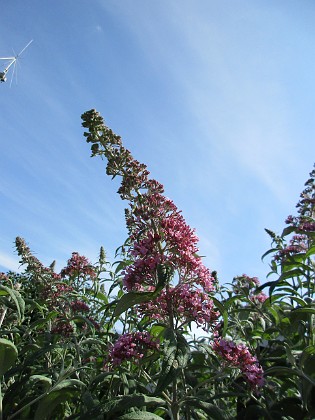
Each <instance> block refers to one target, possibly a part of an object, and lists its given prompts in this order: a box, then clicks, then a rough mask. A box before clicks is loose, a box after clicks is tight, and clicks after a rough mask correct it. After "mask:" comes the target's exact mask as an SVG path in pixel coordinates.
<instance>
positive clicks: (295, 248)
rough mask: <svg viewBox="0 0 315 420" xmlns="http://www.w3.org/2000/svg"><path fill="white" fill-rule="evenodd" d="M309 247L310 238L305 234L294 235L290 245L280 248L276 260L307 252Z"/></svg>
mask: <svg viewBox="0 0 315 420" xmlns="http://www.w3.org/2000/svg"><path fill="white" fill-rule="evenodd" d="M307 249H308V238H307V236H306V235H304V234H298V235H293V236H292V238H291V239H290V241H289V245H287V246H285V247H284V248H282V249H280V250H279V251H278V252H277V254H276V255H275V257H274V259H275V261H282V260H283V259H285V258H287V257H290V256H292V255H296V254H300V253H303V252H306V251H307Z"/></svg>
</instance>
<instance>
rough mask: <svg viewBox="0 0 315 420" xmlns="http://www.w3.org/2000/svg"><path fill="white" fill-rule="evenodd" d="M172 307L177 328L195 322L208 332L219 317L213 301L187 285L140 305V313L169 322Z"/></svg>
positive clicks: (179, 286) (177, 287)
mask: <svg viewBox="0 0 315 420" xmlns="http://www.w3.org/2000/svg"><path fill="white" fill-rule="evenodd" d="M170 307H171V308H172V316H173V317H174V318H175V323H176V324H177V326H183V325H184V324H189V323H191V322H193V321H194V322H195V323H196V324H197V325H198V326H199V327H202V328H203V329H205V330H208V328H209V327H210V326H213V325H214V324H215V323H216V321H217V319H218V316H219V313H218V312H216V311H215V310H214V306H213V301H212V299H211V298H209V296H208V295H207V294H206V293H204V292H203V291H202V290H201V289H198V288H193V287H192V286H191V285H189V284H185V283H184V284H179V285H177V286H176V287H170V288H169V289H168V290H167V291H166V290H163V291H162V292H161V294H160V295H159V296H158V297H157V298H156V299H155V300H153V301H150V302H146V303H143V304H141V305H139V307H138V311H139V313H140V314H141V315H144V316H149V317H150V318H152V319H156V320H158V321H168V319H169V316H170V313H169V308H170Z"/></svg>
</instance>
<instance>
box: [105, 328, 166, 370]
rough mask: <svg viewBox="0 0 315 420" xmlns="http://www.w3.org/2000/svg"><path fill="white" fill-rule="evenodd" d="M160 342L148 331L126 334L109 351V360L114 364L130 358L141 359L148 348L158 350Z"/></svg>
mask: <svg viewBox="0 0 315 420" xmlns="http://www.w3.org/2000/svg"><path fill="white" fill-rule="evenodd" d="M158 348H159V343H158V341H157V340H155V339H153V338H152V337H151V335H150V334H149V333H148V332H135V333H128V334H124V335H122V336H121V337H119V339H118V340H117V341H116V343H115V344H114V345H113V346H112V348H111V349H110V351H109V362H110V363H112V364H113V365H114V366H117V365H120V364H121V363H122V362H124V361H126V360H127V361H128V360H133V361H135V360H141V359H143V357H144V356H145V354H146V352H147V351H148V350H157V349H158Z"/></svg>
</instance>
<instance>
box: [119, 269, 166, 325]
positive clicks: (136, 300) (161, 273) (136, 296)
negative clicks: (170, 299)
mask: <svg viewBox="0 0 315 420" xmlns="http://www.w3.org/2000/svg"><path fill="white" fill-rule="evenodd" d="M157 273H158V279H159V280H158V284H157V286H156V289H155V291H154V292H129V293H127V294H124V295H123V296H122V297H121V298H120V300H119V301H118V304H117V306H116V308H115V311H114V317H116V318H118V317H119V316H120V315H121V314H122V313H123V312H125V311H127V310H128V309H129V308H132V307H133V306H134V305H139V304H140V303H144V302H148V301H150V300H153V299H155V298H156V297H157V296H158V295H159V293H160V291H161V290H162V289H163V288H164V286H165V285H166V283H167V281H168V280H169V278H170V276H171V275H172V271H171V269H170V268H169V267H164V266H162V265H159V266H158V268H157Z"/></svg>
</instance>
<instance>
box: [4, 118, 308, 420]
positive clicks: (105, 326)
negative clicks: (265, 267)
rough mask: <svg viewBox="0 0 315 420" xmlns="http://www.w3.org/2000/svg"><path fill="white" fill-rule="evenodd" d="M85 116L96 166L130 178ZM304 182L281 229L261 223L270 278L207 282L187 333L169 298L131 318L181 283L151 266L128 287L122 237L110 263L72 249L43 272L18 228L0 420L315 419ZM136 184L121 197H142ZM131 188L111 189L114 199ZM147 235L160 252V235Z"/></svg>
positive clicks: (99, 126)
mask: <svg viewBox="0 0 315 420" xmlns="http://www.w3.org/2000/svg"><path fill="white" fill-rule="evenodd" d="M84 115H85V117H84V118H85V120H84V126H85V127H87V128H89V130H90V131H89V133H85V136H86V137H87V141H88V142H91V143H92V155H105V156H106V158H107V159H108V166H107V173H108V174H110V175H111V176H112V177H116V176H123V177H124V179H125V181H126V180H127V181H128V182H130V179H129V176H130V173H131V172H130V170H129V171H127V170H126V168H125V166H124V163H125V162H127V161H129V162H133V164H134V161H132V160H131V155H130V153H129V152H128V151H127V150H126V149H121V150H122V152H121V155H120V160H119V165H118V166H117V165H116V163H117V161H116V160H115V157H116V156H117V150H118V148H119V147H121V140H120V137H119V136H116V135H115V134H114V133H113V132H112V131H111V130H110V129H108V128H107V127H105V126H104V125H103V122H102V119H101V118H100V117H99V116H98V114H96V113H95V112H94V111H89V112H88V113H86V114H84ZM137 165H138V163H137V164H136V165H135V167H136V168H138V166H137ZM139 167H140V169H141V174H142V175H143V173H144V169H143V167H142V166H141V165H139ZM129 169H130V168H129ZM132 175H133V176H134V173H132ZM135 178H136V177H135ZM314 179H315V172H314V171H313V172H312V173H311V178H310V180H309V181H307V183H306V189H305V190H304V191H303V193H302V200H301V201H300V202H299V204H298V216H297V217H292V216H290V217H289V218H288V224H289V226H287V227H286V228H285V229H284V230H283V232H282V233H281V235H277V234H276V233H274V232H272V231H271V230H267V229H266V231H267V233H268V234H269V236H270V237H271V240H272V248H271V249H270V250H269V251H267V252H266V253H265V254H264V257H267V256H268V258H271V262H270V268H271V271H270V273H269V275H268V281H266V282H264V283H263V284H262V286H259V285H258V280H257V279H256V278H255V277H253V278H250V277H248V276H246V275H243V276H238V277H235V279H233V282H232V283H231V284H226V285H221V286H220V287H218V289H217V294H216V295H215V296H214V293H212V292H211V293H210V292H207V295H204V296H206V298H207V299H211V302H212V303H213V307H214V308H215V310H216V311H218V312H217V313H216V316H217V317H218V319H215V322H214V325H213V326H212V328H210V329H208V331H207V332H205V334H204V336H202V337H197V338H195V337H194V338H192V337H191V335H190V326H191V325H190V324H191V321H190V322H175V321H174V319H175V317H176V309H177V308H174V307H172V301H171V300H168V301H166V302H167V304H168V306H169V307H168V308H167V310H168V311H169V312H168V313H169V316H168V317H164V318H163V317H161V318H159V317H155V316H154V315H156V314H154V313H152V312H151V316H149V315H144V316H140V315H139V313H140V309H141V308H142V305H143V304H150V303H152V302H154V303H156V301H157V299H158V298H159V297H160V296H161V295H162V294H164V295H166V296H167V295H168V294H170V293H171V290H173V289H172V287H171V284H172V283H171V282H172V281H174V279H175V281H177V282H180V273H176V270H175V269H174V265H172V264H170V263H169V262H168V263H167V264H165V263H164V262H162V263H159V264H158V265H157V268H156V271H155V273H154V276H153V278H154V281H155V283H154V287H153V288H151V289H148V290H146V289H143V290H142V289H140V290H136V291H129V292H128V293H126V290H125V288H124V287H123V285H122V283H123V281H122V279H123V276H124V274H123V273H124V271H125V270H126V269H128V267H130V265H131V264H133V262H134V261H133V260H132V259H130V254H129V255H127V254H126V252H125V249H126V248H128V247H130V246H131V245H130V241H129V240H127V241H126V242H125V244H124V245H123V246H122V247H120V249H119V252H120V254H119V261H117V262H116V263H114V264H113V265H112V266H111V264H110V263H109V262H108V261H107V260H106V255H105V251H104V249H103V248H101V250H100V255H99V259H98V262H97V263H96V264H95V265H92V264H90V263H89V262H88V261H87V259H86V258H85V257H82V256H79V255H78V254H77V253H73V255H72V258H71V259H70V260H69V262H68V265H67V267H65V269H63V270H62V271H61V272H60V273H55V272H54V264H52V265H51V266H49V267H44V266H43V265H42V264H41V263H40V261H39V260H38V259H37V258H36V257H34V256H33V254H32V253H31V251H30V249H29V248H28V246H27V245H26V243H25V242H24V240H23V239H21V238H17V239H16V248H17V251H18V254H19V257H20V262H21V264H23V265H24V268H25V270H24V272H23V273H22V274H17V273H13V272H9V273H7V274H6V275H5V274H0V376H1V378H0V380H1V382H0V391H1V392H0V418H5V419H8V420H10V419H30V418H33V419H35V420H44V419H45V420H49V419H64V418H71V419H82V420H83V419H86V418H91V419H92V418H93V419H96V420H101V419H106V420H114V419H122V420H136V419H139V420H141V419H143V420H145V419H147V420H150V419H152V420H155V419H172V420H173V419H174V420H179V419H185V420H199V419H205V420H206V419H235V418H236V419H275V418H279V419H312V418H315V397H314V395H315V334H314V331H315V296H314V294H315V274H314V268H315V263H314V255H315V233H314V232H315V221H314V216H315V214H314V204H315V198H314V190H315V186H314ZM128 182H127V185H129V184H128ZM133 182H134V179H133ZM135 185H138V184H136V183H135ZM142 187H143V185H142ZM140 189H141V188H140V187H139V190H140ZM139 190H137V191H136V192H133V196H132V198H133V199H134V198H135V197H136V198H137V199H139V201H140V203H141V193H140V191H139ZM129 193H130V191H129ZM129 193H128V189H125V190H121V191H120V194H121V195H122V197H123V198H124V199H125V198H126V197H127V198H128V197H129V198H130V197H131V195H130V194H129ZM128 194H129V195H128ZM153 227H154V229H153V230H154V234H155V235H156V236H157V237H159V235H158V230H157V227H156V226H155V224H154V223H153ZM159 246H160V249H161V250H162V251H163V246H165V243H163V241H161V242H159ZM175 248H176V247H175V245H174V249H172V252H173V253H174V255H176V257H178V253H177V249H175ZM176 253H177V254H176ZM267 289H268V291H269V294H268V295H264V293H263V290H267ZM187 293H188V292H187ZM193 297H196V294H195V295H193ZM206 298H205V297H204V300H206ZM177 304H178V305H181V304H182V302H178V303H177ZM160 306H161V307H159V306H156V308H157V309H156V310H157V311H159V310H161V312H162V309H163V310H164V311H165V310H166V309H165V307H164V308H162V305H161V304H160ZM139 308H140V309H139ZM185 310H186V309H185V308H184V309H183V308H182V311H183V312H185ZM198 315H199V316H200V314H198V312H197V311H196V317H197V316H198ZM177 321H178V320H177ZM123 338H125V339H126V340H125V341H123V340H122V339H123ZM133 338H136V339H135V340H134V341H132V340H133ZM220 340H221V341H220ZM215 343H217V344H218V343H219V344H220V345H221V346H222V348H223V350H226V349H227V348H228V350H227V352H228V354H227V355H226V354H225V353H224V351H222V352H221V353H219V352H218V351H217V349H216V346H215V345H214V344H215ZM231 343H233V344H232V345H231V346H230V347H229V344H231ZM233 346H234V347H233ZM115 351H117V354H118V356H120V358H119V357H118V356H117V354H116V353H115ZM233 351H235V354H233ZM113 355H114V356H115V355H116V356H115V357H116V359H115V357H114V356H113ZM249 355H250V357H251V358H250V359H246V357H247V358H248V357H249ZM232 356H233V357H234V358H233V357H232ZM236 356H237V357H239V358H238V359H237V357H236ZM242 358H243V359H242ZM244 358H245V359H246V360H250V361H251V364H252V365H254V367H256V368H257V370H258V371H259V369H263V370H264V379H265V382H264V383H263V385H262V384H260V386H258V385H257V383H255V382H254V381H253V379H252V378H251V377H250V375H253V371H251V370H250V369H249V367H248V366H246V364H245V368H244V363H243V364H242V363H241V362H242V360H244ZM240 360H241V362H240ZM251 367H253V366H251ZM259 372H260V371H259ZM246 374H247V376H246ZM254 376H255V375H254Z"/></svg>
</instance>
